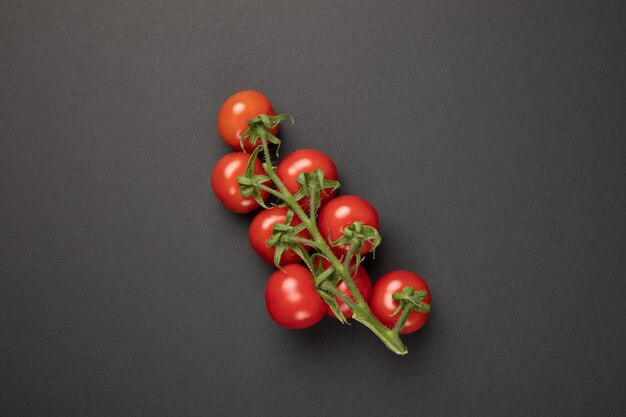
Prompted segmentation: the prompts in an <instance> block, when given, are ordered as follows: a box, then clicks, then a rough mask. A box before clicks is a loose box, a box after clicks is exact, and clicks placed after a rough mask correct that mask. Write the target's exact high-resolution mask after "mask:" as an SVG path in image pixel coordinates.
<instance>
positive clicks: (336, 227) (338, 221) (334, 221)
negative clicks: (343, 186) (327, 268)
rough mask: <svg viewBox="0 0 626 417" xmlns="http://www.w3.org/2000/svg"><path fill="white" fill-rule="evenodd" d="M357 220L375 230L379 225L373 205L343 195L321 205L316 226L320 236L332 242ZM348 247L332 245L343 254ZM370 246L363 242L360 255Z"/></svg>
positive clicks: (358, 198) (335, 250)
mask: <svg viewBox="0 0 626 417" xmlns="http://www.w3.org/2000/svg"><path fill="white" fill-rule="evenodd" d="M357 221H358V222H361V223H363V224H364V225H367V226H371V227H373V228H375V229H376V230H378V229H379V227H380V224H379V220H378V212H376V209H375V208H374V206H372V205H371V204H370V203H368V202H367V201H365V200H364V199H362V198H360V197H357V196H353V195H344V196H340V197H336V198H333V199H332V200H330V201H329V202H328V203H327V204H326V205H325V206H324V207H322V209H321V210H320V213H319V217H318V218H317V227H318V229H319V231H320V234H321V235H322V237H323V238H324V239H325V240H326V241H327V242H328V243H332V242H335V241H336V240H338V239H339V238H340V237H341V236H342V235H343V229H344V228H346V227H348V226H350V225H351V224H352V223H354V222H357ZM349 247H350V245H348V244H343V245H338V246H333V247H332V250H333V251H334V252H337V253H340V254H345V253H347V252H348V249H349ZM371 248H372V246H371V245H370V243H369V242H365V244H364V245H363V248H361V255H365V254H366V253H368V252H369V251H370V250H371Z"/></svg>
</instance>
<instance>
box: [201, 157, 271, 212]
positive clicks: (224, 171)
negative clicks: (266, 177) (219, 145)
mask: <svg viewBox="0 0 626 417" xmlns="http://www.w3.org/2000/svg"><path fill="white" fill-rule="evenodd" d="M249 159H250V155H249V154H244V153H241V152H233V153H229V154H227V155H225V156H224V157H222V159H220V160H219V161H217V164H216V165H215V168H213V173H212V174H211V185H212V187H213V192H214V193H215V195H216V196H217V198H218V199H219V200H220V201H221V202H222V204H224V206H226V208H227V209H229V210H230V211H234V212H235V213H249V212H251V211H253V210H256V209H257V208H258V207H259V204H258V203H257V202H256V201H255V200H254V198H252V197H243V196H242V195H241V193H240V192H239V184H238V183H237V177H239V176H241V175H243V173H244V171H245V170H246V165H247V164H248V160H249ZM254 172H255V174H257V175H263V174H264V173H265V171H264V170H263V165H262V164H261V160H260V159H258V158H257V160H256V161H254ZM261 197H262V198H263V200H264V201H265V200H267V198H268V197H269V194H268V192H267V191H262V192H261Z"/></svg>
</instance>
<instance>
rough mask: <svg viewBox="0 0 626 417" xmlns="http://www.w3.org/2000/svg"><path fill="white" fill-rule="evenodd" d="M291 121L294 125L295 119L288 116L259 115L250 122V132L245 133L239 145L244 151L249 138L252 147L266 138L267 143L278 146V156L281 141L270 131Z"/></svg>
mask: <svg viewBox="0 0 626 417" xmlns="http://www.w3.org/2000/svg"><path fill="white" fill-rule="evenodd" d="M286 119H289V120H291V122H292V123H293V117H291V116H289V115H288V114H277V115H275V116H268V115H267V114H259V115H258V116H257V117H253V118H252V119H249V120H248V130H246V131H245V132H243V134H242V135H241V138H240V139H239V143H240V145H241V149H242V150H244V152H245V149H244V142H243V141H244V140H245V138H248V141H249V142H250V143H251V144H252V145H256V144H257V142H258V141H259V139H261V138H264V139H265V140H266V141H267V142H269V143H273V144H274V145H276V146H277V149H276V154H277V155H278V147H280V139H278V138H277V137H276V136H274V135H272V134H271V133H270V132H269V130H270V129H273V128H275V127H276V126H277V125H278V124H279V123H280V122H282V121H283V120H286Z"/></svg>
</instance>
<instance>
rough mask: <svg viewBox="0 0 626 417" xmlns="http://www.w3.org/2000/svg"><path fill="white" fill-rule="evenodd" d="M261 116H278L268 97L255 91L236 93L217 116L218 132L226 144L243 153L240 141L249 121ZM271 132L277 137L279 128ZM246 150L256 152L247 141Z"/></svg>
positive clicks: (245, 143)
mask: <svg viewBox="0 0 626 417" xmlns="http://www.w3.org/2000/svg"><path fill="white" fill-rule="evenodd" d="M259 114H267V115H269V116H274V115H276V112H275V111H274V108H273V107H272V104H271V103H270V101H269V100H268V99H267V97H265V96H264V95H263V94H262V93H259V92H258V91H255V90H245V91H240V92H238V93H235V94H233V95H232V96H230V97H229V98H227V99H226V101H225V102H224V104H222V107H221V108H220V111H219V113H218V115H217V131H218V132H219V134H220V136H221V137H222V140H223V141H224V142H225V143H227V144H228V145H230V146H231V147H232V148H233V149H236V150H238V151H241V145H240V143H239V140H240V139H241V135H242V134H243V133H244V132H245V131H246V130H248V119H252V118H254V117H256V116H258V115H259ZM270 132H272V134H274V135H276V133H277V132H278V127H276V128H275V129H272V130H270ZM244 148H245V150H246V152H252V151H253V150H254V146H252V145H251V144H250V142H249V141H248V140H247V139H245V140H244Z"/></svg>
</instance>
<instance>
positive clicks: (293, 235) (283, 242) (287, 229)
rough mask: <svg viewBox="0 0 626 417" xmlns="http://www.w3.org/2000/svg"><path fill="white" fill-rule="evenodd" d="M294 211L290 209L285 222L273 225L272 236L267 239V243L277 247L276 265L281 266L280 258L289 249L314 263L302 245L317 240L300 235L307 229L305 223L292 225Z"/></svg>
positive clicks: (307, 262) (308, 262)
mask: <svg viewBox="0 0 626 417" xmlns="http://www.w3.org/2000/svg"><path fill="white" fill-rule="evenodd" d="M292 218H293V212H292V211H291V210H289V212H288V214H287V219H286V220H285V223H277V224H275V225H274V226H273V227H272V236H270V237H269V239H267V245H268V246H271V247H274V248H276V251H275V252H274V265H276V266H277V267H279V268H280V258H281V256H282V254H283V252H284V251H285V250H287V249H291V250H292V251H294V252H295V253H296V254H298V256H300V258H302V260H303V261H304V262H305V263H306V264H307V266H310V265H312V264H313V262H312V261H311V257H310V256H309V253H308V251H307V250H306V249H305V248H304V247H303V246H302V245H303V244H304V245H308V246H312V245H314V244H315V242H313V241H311V240H310V239H306V238H302V237H299V236H298V235H299V234H300V233H301V232H302V231H303V230H304V229H306V226H305V225H304V224H302V223H301V224H299V225H297V226H292V225H291V220H292Z"/></svg>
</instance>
